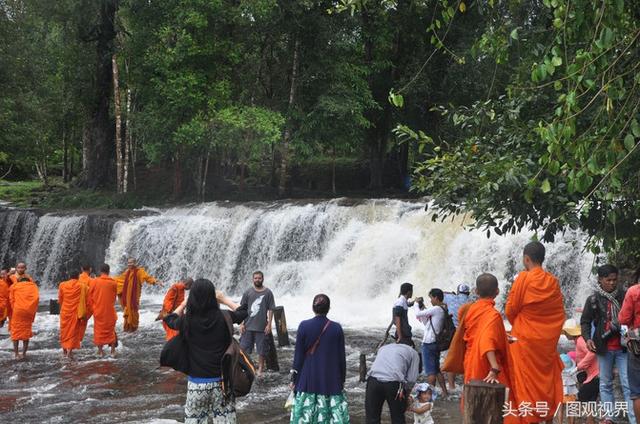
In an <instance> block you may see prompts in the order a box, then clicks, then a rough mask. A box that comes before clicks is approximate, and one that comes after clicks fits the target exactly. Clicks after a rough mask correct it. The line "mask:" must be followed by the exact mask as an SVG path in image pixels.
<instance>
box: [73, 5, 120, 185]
mask: <svg viewBox="0 0 640 424" xmlns="http://www.w3.org/2000/svg"><path fill="white" fill-rule="evenodd" d="M99 8H100V16H99V21H98V26H97V28H96V31H95V33H96V36H97V43H96V49H97V55H96V58H97V63H96V71H95V72H96V73H95V86H94V93H93V100H92V101H91V106H90V109H89V121H88V123H87V126H86V128H85V129H86V137H83V175H82V178H81V179H80V181H79V184H80V185H81V186H83V187H85V188H97V187H104V186H106V185H107V184H108V182H109V175H110V172H109V170H110V164H111V158H112V157H113V156H112V153H113V150H114V149H113V139H112V137H113V126H112V125H111V119H110V117H109V101H110V96H111V92H112V87H111V84H112V70H111V56H112V55H113V52H114V39H115V37H116V31H115V26H114V22H115V16H116V10H117V8H118V1H117V0H102V1H100V6H99Z"/></svg>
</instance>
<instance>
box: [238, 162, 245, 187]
mask: <svg viewBox="0 0 640 424" xmlns="http://www.w3.org/2000/svg"><path fill="white" fill-rule="evenodd" d="M245 168H246V165H245V164H244V162H240V184H239V189H240V192H242V193H244V189H245V183H244V172H245Z"/></svg>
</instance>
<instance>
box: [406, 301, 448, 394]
mask: <svg viewBox="0 0 640 424" xmlns="http://www.w3.org/2000/svg"><path fill="white" fill-rule="evenodd" d="M429 298H430V299H431V307H428V308H427V307H425V305H424V303H422V301H420V302H416V304H415V305H414V310H415V314H416V318H417V319H418V320H419V321H420V322H422V324H423V325H424V337H423V338H422V368H423V371H424V375H426V376H427V381H428V382H429V384H430V385H431V386H433V387H435V385H436V381H438V382H439V383H440V387H442V393H443V394H444V396H448V394H449V393H448V392H447V385H446V384H445V381H444V376H443V375H442V372H441V371H440V350H439V349H438V344H437V343H436V336H437V335H438V334H439V333H440V332H441V331H442V328H443V326H444V318H445V316H444V314H445V313H447V311H446V309H445V306H444V303H443V302H442V301H443V300H444V293H443V292H442V290H440V289H435V288H434V289H431V290H430V291H429Z"/></svg>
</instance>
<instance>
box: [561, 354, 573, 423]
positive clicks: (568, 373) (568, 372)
mask: <svg viewBox="0 0 640 424" xmlns="http://www.w3.org/2000/svg"><path fill="white" fill-rule="evenodd" d="M560 359H562V364H563V365H564V369H563V370H562V386H563V389H564V390H563V393H564V398H563V399H562V406H563V408H561V409H560V421H559V422H560V423H563V422H564V417H563V415H562V412H563V411H562V410H563V409H564V408H565V407H566V405H567V403H569V402H576V400H577V399H578V379H577V378H576V374H577V373H578V369H577V367H576V363H575V362H574V361H573V359H571V357H569V355H567V354H566V353H563V354H562V355H560ZM567 422H568V423H569V424H573V423H574V422H575V418H574V417H567Z"/></svg>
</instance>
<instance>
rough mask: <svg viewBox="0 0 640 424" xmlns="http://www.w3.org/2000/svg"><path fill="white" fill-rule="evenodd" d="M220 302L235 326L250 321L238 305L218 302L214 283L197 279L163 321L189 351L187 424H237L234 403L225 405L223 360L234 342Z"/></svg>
mask: <svg viewBox="0 0 640 424" xmlns="http://www.w3.org/2000/svg"><path fill="white" fill-rule="evenodd" d="M218 301H220V303H222V304H224V305H227V306H228V307H229V308H230V309H231V311H230V312H228V313H229V314H230V315H231V319H232V320H233V322H235V323H238V324H239V323H240V322H242V321H243V320H244V319H245V318H246V317H247V310H246V308H244V309H242V310H241V309H238V305H237V304H235V303H233V302H232V301H231V300H230V299H228V298H227V297H226V296H224V295H221V294H219V295H218V297H217V298H216V290H215V287H214V286H213V283H212V282H211V281H209V280H206V279H198V280H196V281H195V282H194V283H193V286H192V287H191V293H190V294H189V297H188V298H187V299H185V300H184V301H183V302H182V304H180V306H178V307H177V308H176V310H175V312H174V313H172V314H170V315H168V316H167V317H165V318H164V322H165V323H166V324H167V325H168V326H169V327H170V328H171V329H173V330H178V331H180V333H181V334H182V336H183V337H184V339H185V341H186V345H187V348H188V357H189V375H188V383H187V402H186V404H185V408H184V409H185V424H191V423H193V424H195V423H201V422H207V419H208V417H211V418H212V419H213V422H214V423H220V424H222V423H229V424H234V423H235V422H236V409H235V402H234V401H233V400H231V401H225V399H224V393H223V390H222V372H221V363H222V356H223V355H224V352H225V351H226V349H227V347H229V343H231V338H230V335H229V330H228V328H227V323H226V322H225V319H224V316H223V315H222V314H223V312H222V311H220V306H219V305H218ZM185 309H186V313H183V312H184V311H185ZM224 313H227V312H224Z"/></svg>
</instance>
